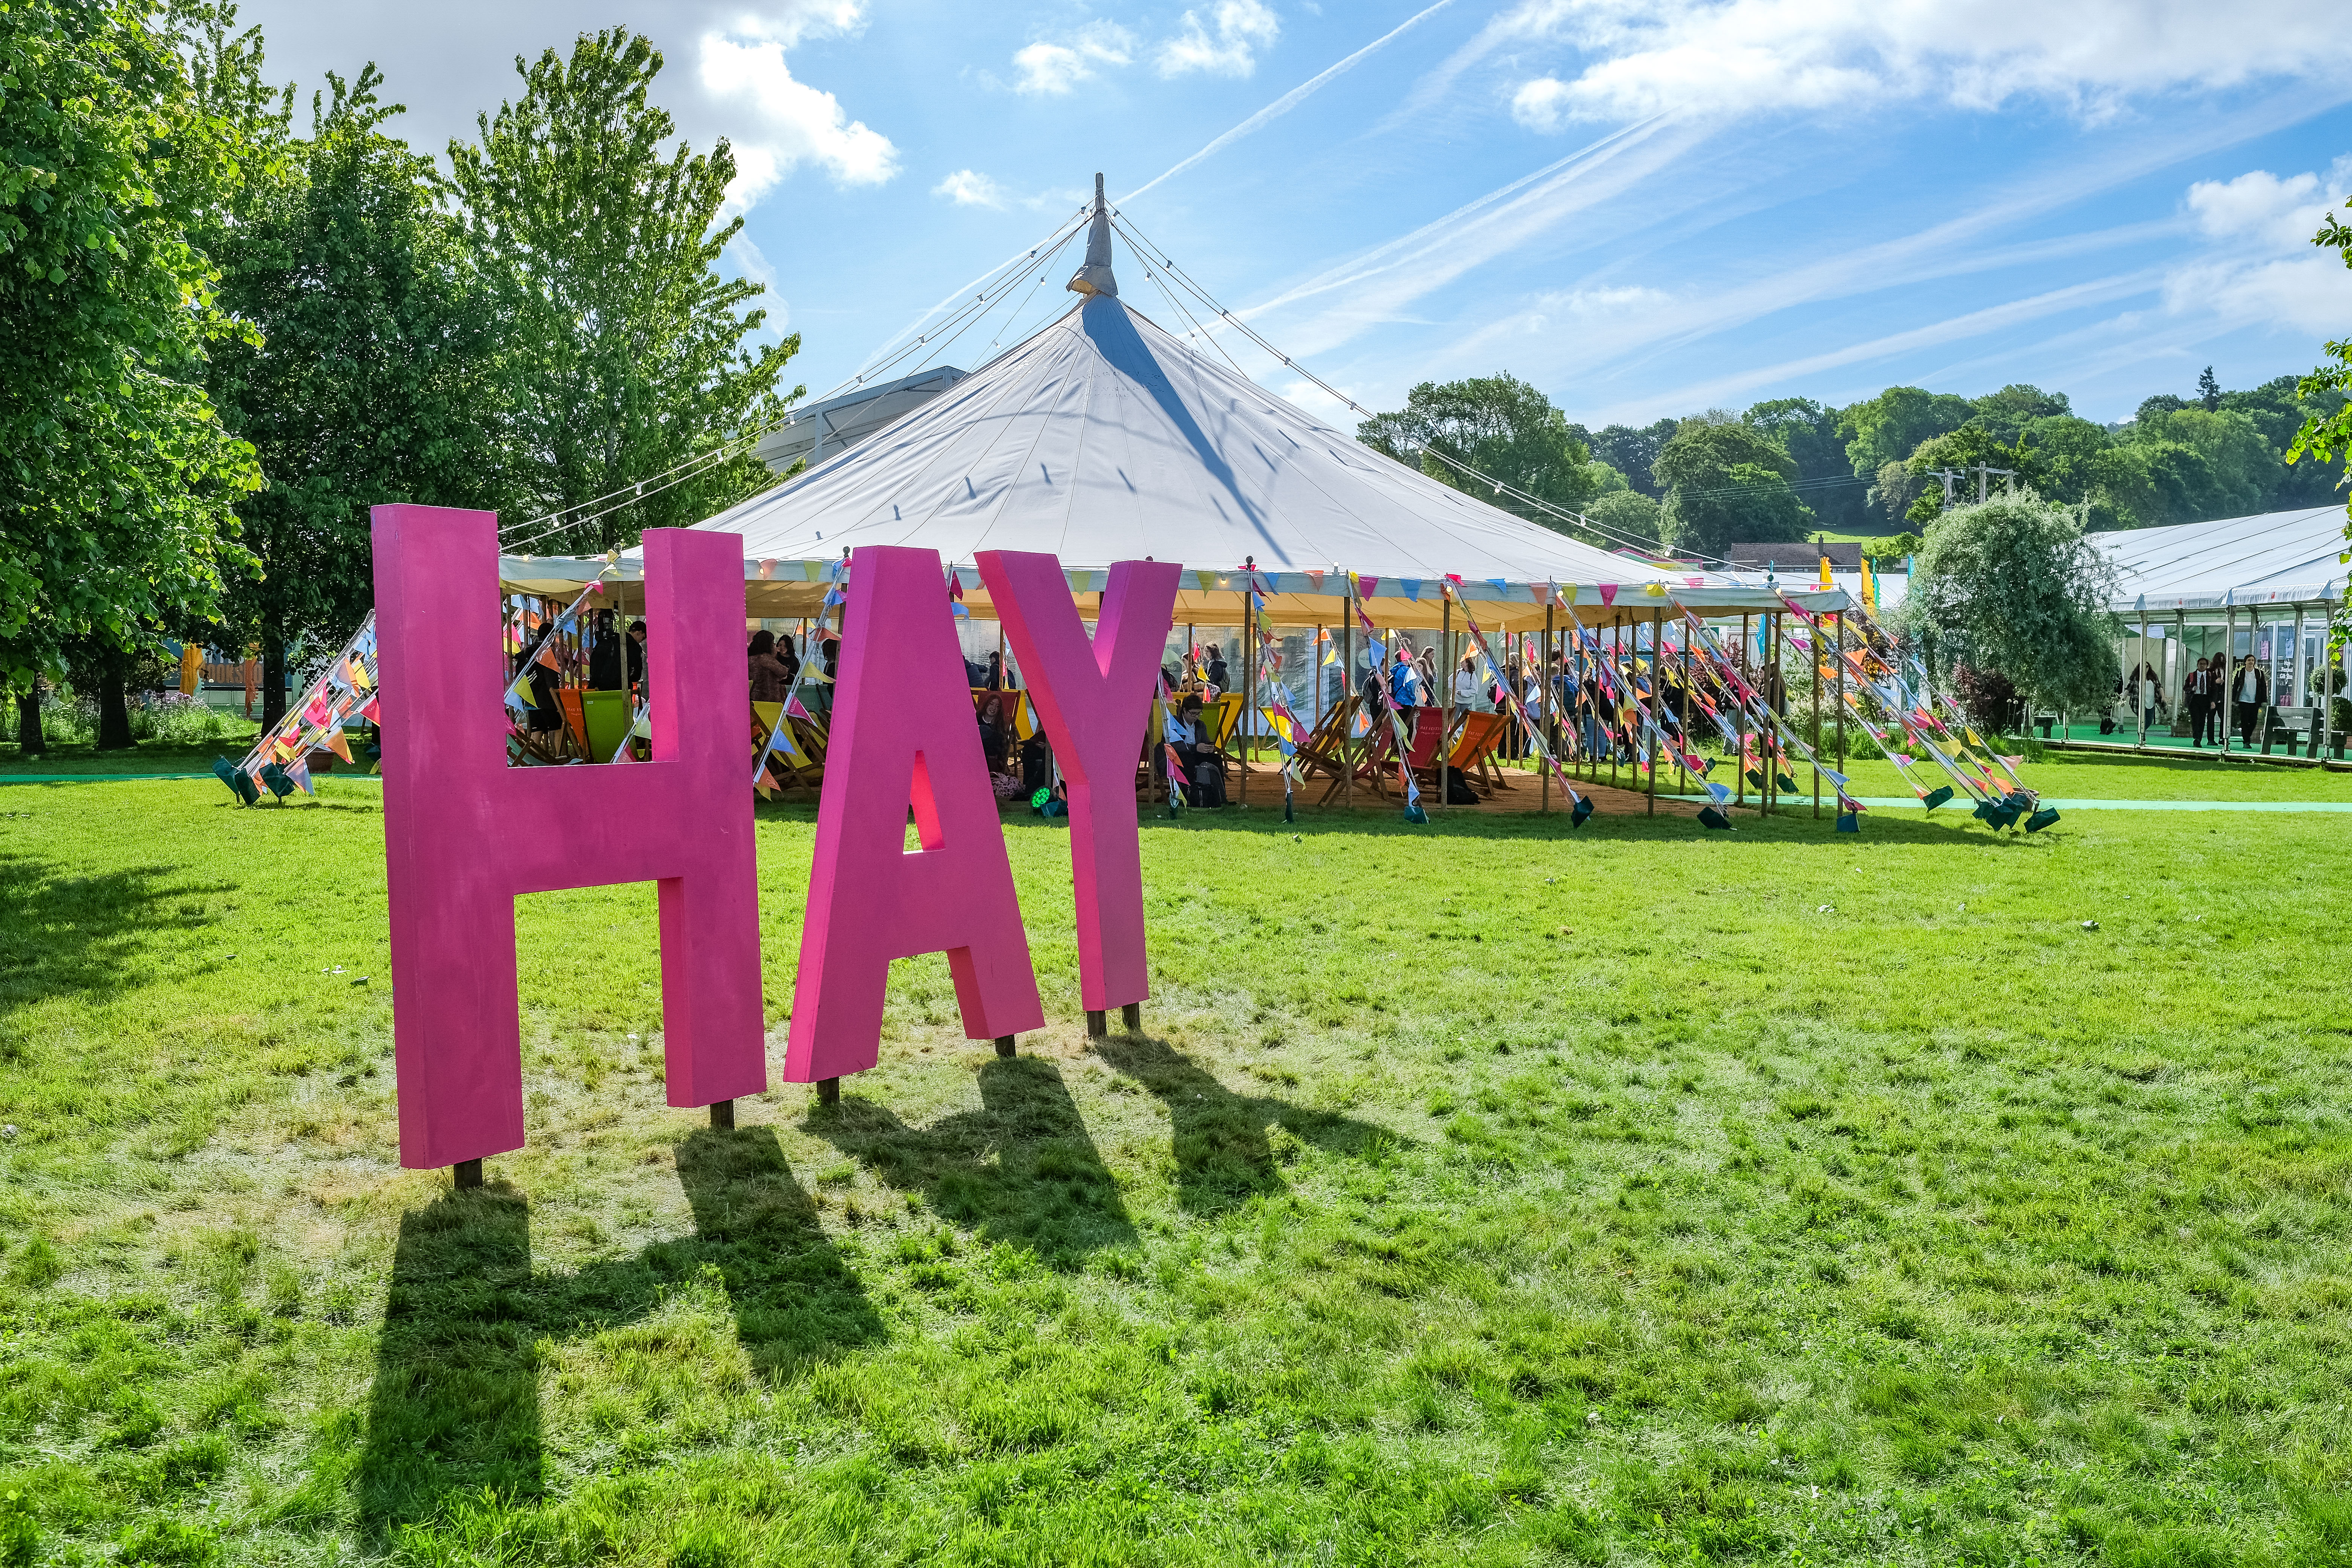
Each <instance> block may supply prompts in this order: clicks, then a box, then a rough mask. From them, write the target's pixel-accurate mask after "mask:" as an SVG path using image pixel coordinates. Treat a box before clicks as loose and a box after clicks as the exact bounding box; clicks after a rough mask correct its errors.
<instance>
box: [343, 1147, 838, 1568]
mask: <svg viewBox="0 0 2352 1568" xmlns="http://www.w3.org/2000/svg"><path fill="white" fill-rule="evenodd" d="M677 1173H678V1180H679V1183H680V1184H682V1185H683V1186H684V1188H685V1189H686V1196H687V1201H688V1205H690V1206H691V1208H692V1210H693V1213H694V1226H695V1228H694V1234H693V1235H691V1236H689V1237H682V1238H680V1239H678V1240H675V1241H664V1242H656V1243H655V1244H654V1245H652V1246H650V1247H646V1248H645V1250H644V1251H642V1252H640V1253H639V1254H638V1255H637V1256H636V1257H635V1258H626V1259H618V1260H614V1261H611V1262H606V1263H598V1264H592V1265H591V1266H589V1267H588V1268H583V1269H581V1270H579V1271H578V1272H577V1273H558V1272H553V1271H543V1270H540V1269H538V1268H534V1267H533V1265H532V1262H531V1256H530V1205H529V1203H528V1201H527V1200H526V1199H524V1198H523V1197H522V1196H521V1194H518V1193H516V1192H514V1191H512V1190H511V1189H509V1188H507V1187H504V1186H492V1187H487V1188H480V1189H476V1190H472V1191H459V1192H452V1193H449V1194H446V1195H444V1196H442V1197H441V1198H439V1199H437V1200H436V1201H435V1202H434V1203H432V1204H430V1205H427V1206H425V1207H424V1208H421V1209H417V1210H415V1211H412V1212H411V1213H409V1214H407V1215H403V1216H402V1218H401V1223H400V1240H399V1244H398V1248H397V1250H396V1252H395V1253H394V1258H393V1271H392V1285H391V1289H390V1291H389V1294H388V1297H387V1300H386V1302H385V1309H384V1320H383V1331H382V1333H381V1336H380V1338H379V1339H378V1341H377V1347H376V1373H375V1384H374V1389H373V1394H372V1396H371V1400H370V1405H369V1414H368V1430H367V1441H366V1447H365V1449H364V1451H363V1453H362V1457H361V1459H360V1467H359V1474H358V1479H357V1491H358V1500H359V1505H360V1513H361V1518H362V1523H363V1525H364V1527H365V1529H366V1530H367V1531H368V1533H369V1534H370V1535H371V1536H373V1537H374V1538H376V1539H378V1540H381V1539H383V1537H385V1536H387V1535H388V1534H389V1533H390V1532H391V1531H394V1530H395V1529H397V1528H398V1527H399V1526H401V1525H403V1524H406V1523H410V1522H412V1521H419V1520H425V1519H430V1518H432V1517H434V1516H435V1515H436V1514H437V1513H439V1512H440V1511H441V1510H443V1509H444V1508H446V1506H447V1504H448V1503H449V1502H450V1501H451V1500H453V1499H454V1498H455V1497H456V1496H457V1495H458V1494H472V1495H475V1496H478V1495H480V1494H481V1493H482V1492H483V1491H484V1490H485V1489H488V1490H489V1491H493V1492H496V1493H498V1494H499V1496H501V1497H507V1498H529V1497H532V1496H536V1495H538V1494H539V1493H540V1492H541V1491H542V1489H544V1487H545V1485H546V1464H545V1458H544V1454H543V1451H542V1450H543V1437H542V1431H541V1411H540V1405H539V1380H540V1372H541V1352H540V1348H539V1347H540V1346H541V1342H544V1341H550V1340H559V1339H563V1338H567V1337H572V1336H576V1335H586V1334H593V1333H596V1332H598V1331H601V1330H604V1329H607V1328H611V1327H614V1326H615V1325H618V1324H624V1323H628V1322H631V1321H635V1320H638V1319H640V1318H643V1317H645V1316H646V1315H647V1314H649V1313H651V1312H652V1311H653V1310H656V1308H657V1307H658V1306H659V1305H660V1303H661V1300H662V1297H663V1293H664V1291H665V1289H667V1288H669V1287H672V1286H675V1285H677V1284H678V1283H680V1282H682V1281H686V1280H689V1279H695V1278H696V1277H697V1276H698V1275H701V1274H703V1273H704V1272H705V1271H706V1270H707V1269H710V1268H715V1269H717V1271H718V1273H719V1278H720V1279H721V1280H722V1281H723V1282H724V1286H725V1289H726V1292H727V1297H728V1300H729V1302H730V1306H731V1307H732V1309H733V1310H734V1314H735V1330H736V1335H737V1338H738V1339H739V1341H740V1343H741V1344H742V1346H743V1349H744V1351H745V1352H747V1354H748V1355H749V1357H750V1359H751V1364H752V1366H753V1368H754V1369H755V1370H756V1371H757V1372H758V1373H760V1374H761V1375H762V1376H764V1377H767V1378H771V1379H774V1378H778V1377H782V1376H784V1375H788V1374H789V1373H791V1372H792V1371H793V1370H794V1369H795V1368H797V1367H799V1366H801V1365H803V1364H805V1363H809V1362H813V1361H818V1360H823V1359H824V1358H826V1357H829V1356H833V1355H835V1354H838V1353H840V1352H842V1351H844V1350H846V1349H848V1348H850V1347H852V1346H856V1345H859V1344H865V1343H868V1342H873V1341H876V1340H878V1339H880V1338H881V1337H882V1333H883V1329H882V1323H881V1320H880V1318H879V1317H878V1316H877V1314H876V1312H875V1310H874V1308H873V1305H872V1303H871V1302H870V1301H868V1300H867V1299H866V1292H865V1289H864V1288H863V1287H862V1286H861V1285H860V1284H859V1282H858V1280H857V1279H856V1276H855V1275H853V1274H852V1273H851V1272H850V1270H849V1269H848V1268H847V1266H846V1265H845V1264H844V1263H843V1261H842V1259H841V1257H840V1254H839V1252H838V1251H837V1250H836V1249H835V1247H834V1245H833V1244H832V1243H831V1242H830V1241H828V1240H827V1239H826V1238H825V1236H824V1231H823V1229H822V1228H821V1227H820V1226H819V1225H818V1223H817V1216H816V1208H815V1205H814V1203H812V1202H811V1200H810V1198H809V1196H808V1194H806V1193H805V1192H803V1190H802V1189H801V1187H800V1185H799V1184H797V1183H796V1182H795V1181H794V1180H793V1173H792V1170H791V1167H790V1166H789V1165H787V1164H786V1163H785V1161H784V1156H783V1151H782V1148H780V1147H779V1146H778V1144H777V1142H776V1135H775V1133H774V1132H773V1131H772V1130H770V1129H768V1128H764V1127H748V1128H741V1129H738V1130H734V1131H713V1130H703V1131H697V1132H695V1133H693V1134H692V1135H690V1136H688V1138H686V1139H685V1140H684V1141H683V1142H680V1143H679V1144H678V1145H677Z"/></svg>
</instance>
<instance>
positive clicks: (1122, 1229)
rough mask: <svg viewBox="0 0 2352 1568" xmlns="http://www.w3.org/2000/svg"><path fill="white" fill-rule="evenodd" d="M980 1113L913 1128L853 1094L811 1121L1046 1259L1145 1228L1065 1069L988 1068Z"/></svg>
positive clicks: (992, 1235) (952, 1212)
mask: <svg viewBox="0 0 2352 1568" xmlns="http://www.w3.org/2000/svg"><path fill="white" fill-rule="evenodd" d="M980 1103H981V1108H980V1109H979V1110H960V1111H957V1112H955V1113H953V1114H952V1115H949V1116H943V1117H941V1118H940V1119H939V1120H938V1121H934V1122H932V1123H930V1124H929V1126H927V1127H909V1126H908V1125H907V1124H906V1123H905V1122H903V1121H899V1120H898V1117H897V1116H896V1115H895V1114H893V1113H892V1112H891V1111H890V1110H887V1109H886V1108H884V1107H882V1106H879V1105H877V1104H875V1103H874V1102H872V1101H871V1100H866V1099H865V1098H864V1097H862V1096H856V1095H846V1096H844V1097H843V1099H842V1101H841V1103H840V1104H839V1105H837V1106H820V1107H818V1108H816V1109H815V1110H812V1111H811V1112H810V1114H809V1117H808V1120H807V1121H805V1122H804V1123H803V1127H804V1128H805V1130H806V1131H810V1132H812V1133H814V1134H815V1135H816V1136H818V1137H820V1138H823V1139H824V1141H825V1142H828V1143H831V1144H832V1145H833V1146H834V1147H835V1148H836V1149H838V1150H840V1151H841V1152H843V1153H845V1154H846V1155H848V1156H849V1157H850V1158H852V1159H854V1160H856V1161H857V1162H859V1163H862V1164H864V1165H866V1167H867V1168H868V1169H870V1170H872V1171H873V1172H874V1173H875V1174H876V1175H877V1176H879V1177H880V1178H881V1179H882V1180H883V1181H884V1182H886V1183H887V1184H889V1185H891V1186H893V1187H896V1188H898V1189H899V1190H900V1191H902V1192H905V1191H909V1190H913V1191H919V1192H921V1193H922V1194H923V1196H924V1200H925V1201H926V1202H927V1203H929V1205H930V1206H931V1208H932V1210H933V1212H935V1213H936V1214H938V1215H940V1218H942V1219H944V1220H947V1221H948V1222H949V1223H950V1224H952V1225H957V1226H962V1227H964V1228H965V1229H967V1230H970V1231H971V1232H973V1233H974V1234H975V1235H976V1236H977V1237H979V1238H980V1239H981V1240H982V1241H984V1242H989V1243H995V1242H1003V1243H1007V1244H1010V1245H1013V1246H1016V1247H1028V1248H1030V1249H1031V1250H1033V1251H1034V1252H1035V1253H1036V1255H1037V1257H1038V1258H1039V1260H1040V1261H1041V1262H1044V1263H1045V1264H1046V1265H1047V1266H1048V1267H1051V1268H1071V1267H1074V1266H1075V1265H1076V1264H1077V1263H1078V1262H1079V1261H1081V1260H1082V1259H1083V1258H1085V1257H1086V1255H1087V1254H1088V1253H1090V1252H1093V1251H1095V1250H1097V1248H1100V1247H1128V1246H1131V1245H1133V1244H1134V1242H1135V1227H1134V1226H1133V1225H1132V1224H1131V1223H1130V1222H1129V1218H1128V1215H1127V1206H1126V1205H1125V1204H1124V1203H1123V1202H1122V1201H1121V1200H1120V1198H1119V1194H1118V1183H1117V1182H1115V1181H1114V1180H1112V1178H1111V1174H1110V1172H1109V1171H1108V1169H1106V1168H1105V1167H1104V1165H1103V1161H1102V1155H1101V1153H1100V1152H1098V1151H1097V1149H1096V1147H1095V1141H1094V1138H1093V1135H1092V1134H1090V1133H1089V1132H1088V1131H1087V1124H1086V1121H1085V1120H1084V1119H1083V1118H1082V1117H1080V1116H1079V1114H1078V1108H1077V1106H1076V1103H1075V1102H1074V1101H1073V1100H1071V1099H1070V1091H1069V1089H1068V1088H1067V1087H1066V1085H1065V1084H1064V1083H1063V1081H1062V1074H1061V1070H1060V1069H1059V1068H1056V1067H1055V1066H1054V1064H1053V1063H1051V1062H1048V1061H1044V1060H1041V1059H1040V1058H1036V1057H1013V1058H1009V1059H996V1060H992V1061H989V1062H987V1063H985V1064H984V1065H982V1068H981V1069H980Z"/></svg>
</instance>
